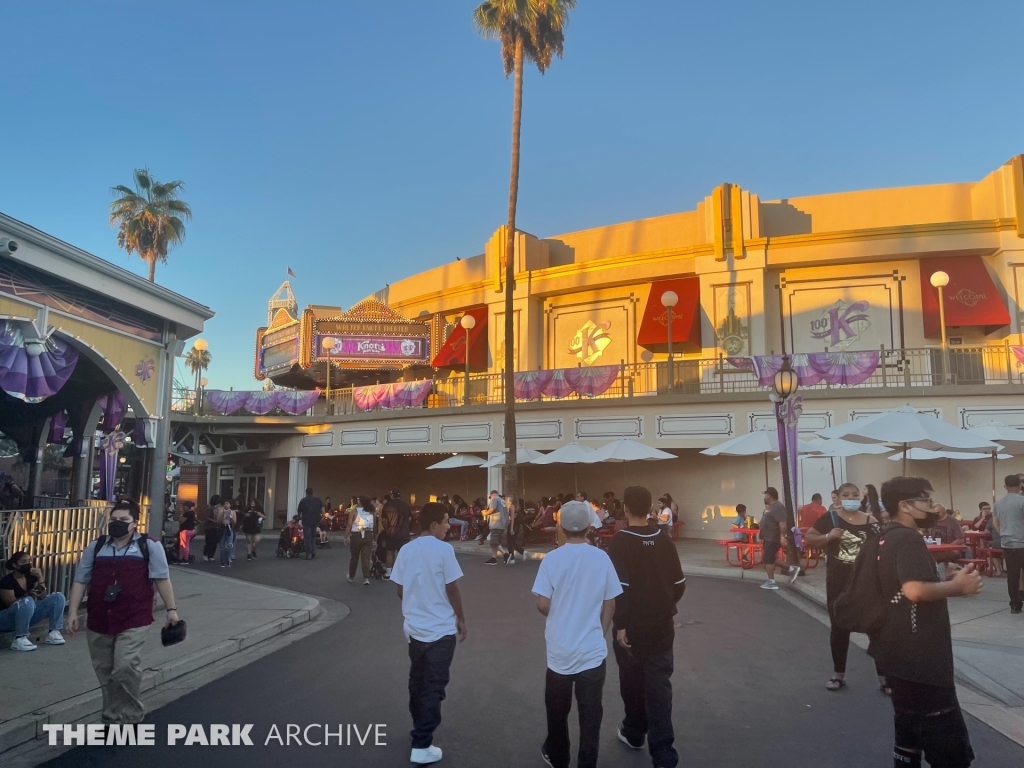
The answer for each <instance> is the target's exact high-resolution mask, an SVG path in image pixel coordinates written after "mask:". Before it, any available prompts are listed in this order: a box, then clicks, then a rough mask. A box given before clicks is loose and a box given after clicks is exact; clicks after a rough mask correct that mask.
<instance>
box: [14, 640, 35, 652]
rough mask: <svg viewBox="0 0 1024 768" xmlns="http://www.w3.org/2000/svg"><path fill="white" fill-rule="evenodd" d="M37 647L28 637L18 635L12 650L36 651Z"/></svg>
mask: <svg viewBox="0 0 1024 768" xmlns="http://www.w3.org/2000/svg"><path fill="white" fill-rule="evenodd" d="M35 649H36V647H35V646H34V645H32V643H31V642H29V639H28V638H27V637H16V638H14V642H13V643H11V650H12V651H34V650H35Z"/></svg>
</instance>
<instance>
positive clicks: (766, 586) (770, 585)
mask: <svg viewBox="0 0 1024 768" xmlns="http://www.w3.org/2000/svg"><path fill="white" fill-rule="evenodd" d="M778 588H779V585H778V584H776V583H775V579H768V580H767V581H765V583H764V584H762V585H761V589H778Z"/></svg>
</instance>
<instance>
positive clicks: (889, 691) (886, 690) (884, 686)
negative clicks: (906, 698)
mask: <svg viewBox="0 0 1024 768" xmlns="http://www.w3.org/2000/svg"><path fill="white" fill-rule="evenodd" d="M878 690H880V691H881V692H882V695H883V696H890V697H891V696H892V688H890V687H889V686H888V685H887V684H886V683H882V684H881V685H880V686H878Z"/></svg>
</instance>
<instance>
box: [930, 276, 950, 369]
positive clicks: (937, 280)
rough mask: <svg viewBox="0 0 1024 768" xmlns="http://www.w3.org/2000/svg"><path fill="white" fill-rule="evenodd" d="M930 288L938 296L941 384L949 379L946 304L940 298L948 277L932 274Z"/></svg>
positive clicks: (947, 282)
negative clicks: (940, 335) (940, 336)
mask: <svg viewBox="0 0 1024 768" xmlns="http://www.w3.org/2000/svg"><path fill="white" fill-rule="evenodd" d="M929 282H930V283H931V284H932V287H933V288H935V290H936V291H937V292H938V294H939V331H940V332H941V333H942V383H943V384H945V383H946V380H947V378H948V377H949V348H948V347H947V345H946V304H945V301H944V300H943V298H942V289H943V288H945V287H946V286H947V285H949V275H947V274H946V273H945V272H942V271H941V270H940V271H939V272H932V276H931V277H930V278H929Z"/></svg>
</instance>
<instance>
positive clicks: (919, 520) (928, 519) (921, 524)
mask: <svg viewBox="0 0 1024 768" xmlns="http://www.w3.org/2000/svg"><path fill="white" fill-rule="evenodd" d="M917 511H918V512H920V511H921V510H920V509H918V510H917ZM938 519H939V516H938V515H937V514H936V513H935V512H933V511H932V510H928V511H927V512H926V513H925V515H924V517H915V518H914V525H916V526H917V527H918V528H921V529H927V528H934V527H935V523H936V521H937V520H938Z"/></svg>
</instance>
